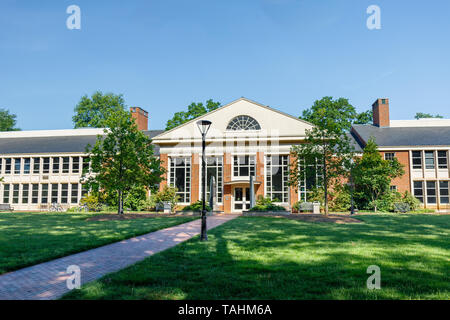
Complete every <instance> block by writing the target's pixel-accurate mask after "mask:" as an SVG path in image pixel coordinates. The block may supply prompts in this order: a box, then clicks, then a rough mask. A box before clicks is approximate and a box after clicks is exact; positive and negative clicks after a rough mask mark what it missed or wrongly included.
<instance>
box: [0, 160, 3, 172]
mask: <svg viewBox="0 0 450 320" xmlns="http://www.w3.org/2000/svg"><path fill="white" fill-rule="evenodd" d="M2 169H3V159H2V158H0V175H1V174H2Z"/></svg>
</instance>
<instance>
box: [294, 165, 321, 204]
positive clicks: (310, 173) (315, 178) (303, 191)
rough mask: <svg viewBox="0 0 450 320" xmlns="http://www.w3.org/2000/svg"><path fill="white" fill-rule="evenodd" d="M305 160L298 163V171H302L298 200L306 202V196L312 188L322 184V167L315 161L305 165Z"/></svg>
mask: <svg viewBox="0 0 450 320" xmlns="http://www.w3.org/2000/svg"><path fill="white" fill-rule="evenodd" d="M305 163H306V162H305V160H304V159H302V160H301V161H300V164H299V166H300V170H302V171H304V172H303V176H304V180H303V181H302V182H301V183H300V188H299V196H300V200H302V201H307V200H309V199H308V194H311V192H312V190H313V189H314V188H317V187H320V186H321V185H322V183H323V165H322V164H321V163H320V161H317V159H311V161H308V163H309V164H308V165H305Z"/></svg>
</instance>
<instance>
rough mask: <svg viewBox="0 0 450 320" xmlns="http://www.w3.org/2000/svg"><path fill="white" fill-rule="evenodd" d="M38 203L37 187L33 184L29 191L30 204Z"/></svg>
mask: <svg viewBox="0 0 450 320" xmlns="http://www.w3.org/2000/svg"><path fill="white" fill-rule="evenodd" d="M38 202H39V185H38V184H33V185H32V190H31V203H38Z"/></svg>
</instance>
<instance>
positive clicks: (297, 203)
mask: <svg viewBox="0 0 450 320" xmlns="http://www.w3.org/2000/svg"><path fill="white" fill-rule="evenodd" d="M302 203H303V201H297V202H295V203H294V204H293V205H292V211H295V212H300V205H301V204H302Z"/></svg>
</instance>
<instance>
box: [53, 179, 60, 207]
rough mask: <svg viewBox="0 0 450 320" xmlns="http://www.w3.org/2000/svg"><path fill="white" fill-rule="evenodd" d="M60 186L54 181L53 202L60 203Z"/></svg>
mask: <svg viewBox="0 0 450 320" xmlns="http://www.w3.org/2000/svg"><path fill="white" fill-rule="evenodd" d="M58 187H59V185H58V184H57V183H52V203H58Z"/></svg>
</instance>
